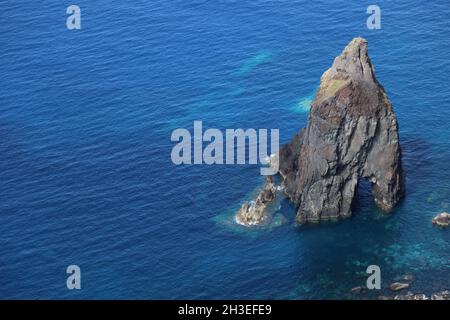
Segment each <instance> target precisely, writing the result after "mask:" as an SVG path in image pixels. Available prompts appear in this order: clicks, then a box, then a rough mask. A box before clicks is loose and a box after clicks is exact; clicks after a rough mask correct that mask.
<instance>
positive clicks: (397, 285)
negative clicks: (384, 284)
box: [389, 282, 409, 291]
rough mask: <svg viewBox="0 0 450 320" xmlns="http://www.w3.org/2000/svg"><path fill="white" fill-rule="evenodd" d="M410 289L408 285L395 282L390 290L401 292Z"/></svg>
mask: <svg viewBox="0 0 450 320" xmlns="http://www.w3.org/2000/svg"><path fill="white" fill-rule="evenodd" d="M408 287H409V284H408V283H401V282H394V283H392V284H391V285H390V286H389V289H391V290H392V291H399V290H402V289H406V288H408Z"/></svg>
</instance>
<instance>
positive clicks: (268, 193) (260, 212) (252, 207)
mask: <svg viewBox="0 0 450 320" xmlns="http://www.w3.org/2000/svg"><path fill="white" fill-rule="evenodd" d="M275 196H276V187H275V184H274V183H273V179H272V177H271V176H268V177H266V182H265V184H264V188H263V189H262V190H261V192H260V193H259V194H258V196H257V197H256V200H255V201H252V202H250V203H249V202H245V203H244V204H243V205H242V207H241V209H240V210H239V212H238V213H237V215H236V222H237V223H239V224H242V225H244V226H253V225H258V224H261V223H264V222H266V221H267V218H268V214H267V210H266V208H267V206H268V205H269V204H270V203H271V202H272V201H273V200H274V199H275Z"/></svg>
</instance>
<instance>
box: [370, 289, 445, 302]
mask: <svg viewBox="0 0 450 320" xmlns="http://www.w3.org/2000/svg"><path fill="white" fill-rule="evenodd" d="M378 300H450V291H448V290H444V291H442V292H437V293H434V294H431V295H429V296H427V295H426V294H423V293H413V292H408V293H406V294H397V295H395V296H393V297H388V296H379V297H378Z"/></svg>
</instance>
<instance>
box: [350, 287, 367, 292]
mask: <svg viewBox="0 0 450 320" xmlns="http://www.w3.org/2000/svg"><path fill="white" fill-rule="evenodd" d="M363 290H364V287H361V286H358V287H354V288H351V289H350V292H351V293H353V294H360V293H361V292H362V291H363Z"/></svg>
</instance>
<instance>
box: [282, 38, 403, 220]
mask: <svg viewBox="0 0 450 320" xmlns="http://www.w3.org/2000/svg"><path fill="white" fill-rule="evenodd" d="M279 166H280V173H281V175H282V176H283V178H284V181H283V183H284V187H285V192H286V194H287V195H288V197H289V198H290V199H291V200H292V202H293V203H294V204H295V205H296V206H297V208H298V212H297V221H298V222H300V223H303V222H318V221H320V220H327V219H337V218H343V217H348V216H350V215H351V205H352V203H353V200H354V198H355V195H356V191H357V187H358V182H359V179H361V178H365V179H368V180H369V181H370V182H371V183H372V193H373V197H374V200H375V203H376V204H377V205H378V206H379V207H380V208H381V209H383V210H384V211H391V210H392V209H393V207H394V206H395V205H396V203H397V202H398V201H399V199H400V198H401V196H402V195H403V172H402V166H401V151H400V144H399V137H398V125H397V118H396V116H395V113H394V111H393V108H392V105H391V103H390V102H389V99H388V97H387V95H386V92H385V91H384V89H383V87H382V86H381V85H380V84H379V83H378V81H377V80H376V78H375V74H374V70H373V67H372V63H371V61H370V59H369V56H368V54H367V41H366V40H364V39H362V38H356V39H353V40H352V41H351V42H350V43H349V44H348V45H347V47H346V48H345V49H344V51H343V52H342V54H341V55H340V56H338V57H337V58H336V59H335V60H334V63H333V65H332V67H331V68H330V69H328V70H327V71H326V72H325V73H324V74H323V75H322V77H321V81H320V88H319V90H318V92H317V94H316V97H315V99H314V101H313V103H312V106H311V111H310V113H309V118H308V124H307V127H306V128H305V129H302V130H300V132H299V133H297V134H296V135H295V136H294V137H293V139H292V141H291V142H290V143H288V144H287V145H285V146H283V147H282V148H281V150H280V154H279Z"/></svg>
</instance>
